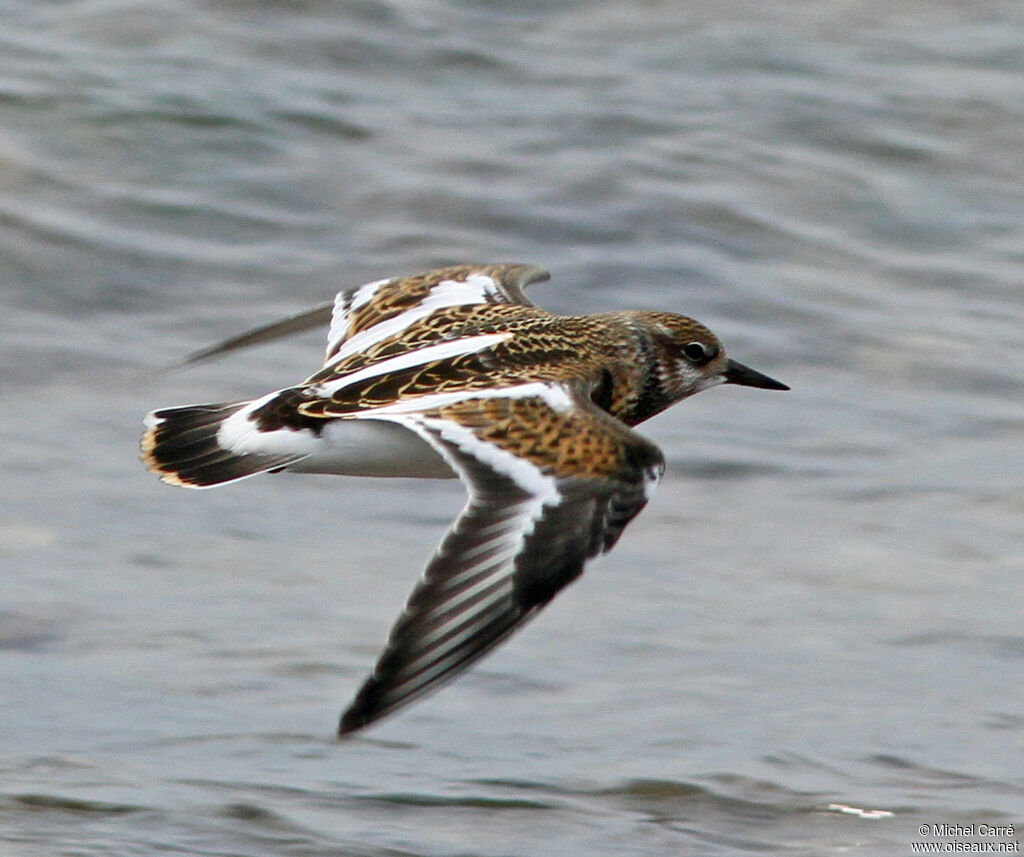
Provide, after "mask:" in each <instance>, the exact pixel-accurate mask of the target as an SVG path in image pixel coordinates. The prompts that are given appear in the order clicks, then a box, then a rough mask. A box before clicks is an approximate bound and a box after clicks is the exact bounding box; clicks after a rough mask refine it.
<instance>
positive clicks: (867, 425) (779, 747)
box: [0, 0, 1024, 857]
mask: <svg viewBox="0 0 1024 857" xmlns="http://www.w3.org/2000/svg"><path fill="white" fill-rule="evenodd" d="M0 51H2V56H3V58H4V61H3V63H2V64H0V270H2V275H0V290H2V292H0V293H2V295H3V317H2V318H0V330H2V337H0V377H2V379H3V386H2V391H3V410H2V416H0V467H2V473H3V491H2V494H0V557H2V562H3V568H4V574H3V577H2V580H3V583H2V593H3V599H2V602H0V648H2V652H0V670H2V673H0V683H2V686H3V688H4V692H3V699H4V718H3V719H4V730H3V732H4V740H3V745H2V747H3V754H2V757H0V773H2V777H0V783H2V786H0V853H2V854H3V855H5V857H6V855H8V854H11V855H15V857H21V856H22V855H47V857H49V855H71V854H74V855H89V854H95V855H140V854H156V853H160V854H166V853H171V854H174V853H181V854H211V855H212V854H217V855H222V854H239V855H241V854H244V855H261V856H262V855H280V854H289V855H341V854H343V855H360V857H361V856H362V855H373V856H374V857H383V855H388V857H395V855H451V857H455V855H459V857H465V855H485V856H486V857H491V855H494V857H508V855H579V854H586V855H616V857H617V856H618V855H623V854H645V855H646V854H657V855H661V854H665V855H676V854H694V855H719V854H722V855H738V854H747V853H765V852H767V853H781V854H807V855H824V854H840V853H843V854H846V853H857V854H871V855H874V854H877V855H887V857H889V855H900V854H910V853H912V850H911V849H912V847H913V843H914V842H916V841H924V842H933V843H935V842H937V843H942V844H945V845H948V844H950V843H954V842H959V843H967V842H970V841H974V839H972V838H971V837H969V836H958V835H944V834H934V833H932V832H931V828H927V829H926V833H927V835H922V834H921V832H920V828H921V826H922V825H926V826H927V825H942V824H960V825H966V824H970V823H972V822H973V823H982V822H985V823H989V824H1012V825H1015V830H1016V833H1015V835H1014V836H987V837H986V836H980V837H979V838H978V841H989V842H1011V841H1014V840H1020V839H1024V810H1022V807H1024V779H1022V771H1024V691H1022V686H1024V682H1022V667H1024V632H1022V630H1021V629H1022V627H1024V622H1022V619H1024V607H1022V604H1024V577H1022V574H1021V570H1022V567H1024V523H1022V522H1024V499H1022V498H1024V462H1022V447H1024V411H1022V395H1021V394H1022V381H1021V378H1022V377H1024V357H1022V354H1024V290H1022V284H1021V280H1022V271H1024V190H1022V184H1021V175H1022V174H1024V146H1022V143H1021V141H1022V139H1024V14H1022V12H1021V7H1020V5H1019V4H1017V3H1009V2H1006V3H1000V2H984V0H983V1H982V2H977V3H973V4H970V5H967V4H963V3H960V2H951V0H946V1H945V2H943V0H938V1H937V2H931V3H921V2H909V3H889V2H879V0H874V1H873V2H867V3H859V4H851V3H843V2H838V0H826V2H821V3H814V4H811V3H798V2H780V0H776V2H771V0H769V2H767V3H742V2H735V3H708V4H700V3H686V4H684V3H676V2H668V0H665V2H645V3H637V2H632V3H626V2H612V1H611V0H604V2H599V1H598V0H580V2H572V3H562V4H544V3H538V2H531V0H521V1H520V2H511V0H509V2H504V0H491V2H483V1H482V0H406V2H392V3H387V2H378V1H377V0H362V2H353V3H334V2H316V0H309V2H298V0H296V2H289V3H283V2H282V3H272V2H241V0H231V1H229V0H221V2H215V0H205V2H201V1H200V0H175V2H171V0H166V2H159V0H156V2H147V3H142V2H138V0H135V2H112V0H70V2H62V3H50V2H47V3H43V2H27V0H22V2H16V0H11V2H6V3H4V4H2V6H0ZM462 260H518V261H524V262H531V263H535V264H539V265H543V266H545V267H548V268H550V269H551V270H552V271H553V273H554V279H553V280H552V282H550V283H547V284H542V285H539V286H537V287H535V290H534V293H533V294H534V297H535V299H536V300H537V301H538V302H539V303H541V304H542V305H543V306H545V307H547V308H549V309H551V310H553V311H559V312H584V311H600V310H607V309H615V308H622V307H635V308H659V309H671V310H677V311H683V312H687V313H690V314H692V315H695V316H696V317H698V318H700V319H701V320H703V321H705V322H706V323H708V324H709V325H710V326H711V327H712V328H713V329H714V330H716V332H718V333H719V334H720V335H721V336H722V337H723V339H724V340H725V341H726V343H727V345H728V347H729V348H730V350H731V352H732V354H733V355H735V356H736V357H738V358H739V359H741V360H743V361H744V362H747V363H749V364H751V365H753V366H755V367H757V368H759V369H762V370H763V371H765V372H768V373H769V374H771V375H773V376H776V377H778V378H780V379H782V380H784V381H786V382H787V383H789V384H790V385H791V386H792V387H793V391H792V392H791V393H788V394H784V395H783V394H768V393H764V392H761V391H752V390H743V389H739V388H729V389H719V390H714V391H711V392H709V393H706V394H703V395H701V396H699V397H697V398H696V399H694V400H691V401H689V402H687V403H685V404H684V405H682V406H680V407H677V408H675V409H674V410H671V411H669V412H668V413H666V414H664V415H663V416H660V417H658V418H657V419H655V420H653V421H651V423H649V424H648V425H647V426H646V427H645V432H646V434H647V435H648V436H650V437H652V438H653V439H655V440H657V441H658V442H659V443H660V444H661V445H662V446H663V448H664V449H665V452H666V457H667V458H668V461H669V467H668V473H667V475H666V478H665V480H664V481H663V482H662V485H661V488H660V489H659V492H658V494H657V496H656V498H655V500H654V501H653V502H652V504H651V506H650V507H649V508H648V509H647V510H646V511H645V513H644V514H643V515H642V516H641V517H640V518H639V519H638V520H637V521H636V522H635V523H634V524H633V525H632V526H631V527H630V529H629V531H628V532H627V533H626V535H625V537H624V538H623V541H622V542H621V544H620V545H619V547H617V548H616V550H615V551H614V552H613V553H612V554H610V555H609V556H608V557H607V558H605V559H604V560H602V561H601V562H600V563H597V564H595V565H594V566H593V567H592V568H591V569H590V571H589V572H588V574H587V575H586V576H585V577H584V578H583V579H582V580H581V581H580V582H578V583H577V584H575V585H574V586H573V587H572V588H571V590H570V591H568V592H566V593H565V594H564V595H563V596H562V597H560V598H559V599H558V600H556V601H555V602H554V603H553V604H552V605H551V606H550V608H548V610H547V611H545V613H544V614H543V615H542V616H541V617H540V618H539V619H538V620H537V621H535V622H534V623H533V624H532V625H531V626H530V627H529V628H528V629H527V630H526V631H524V632H523V633H522V634H521V635H519V636H517V637H516V638H515V639H514V640H512V641H511V642H510V643H509V644H508V645H506V646H504V647H503V648H502V649H501V650H500V651H499V652H497V653H496V654H495V655H493V656H492V657H491V658H490V659H488V660H487V661H486V662H484V663H483V664H482V665H481V666H480V667H479V668H478V669H476V670H475V671H474V672H472V673H471V674H469V675H467V676H466V677H465V678H464V679H462V680H461V681H460V682H458V683H457V684H456V685H454V686H452V687H450V688H448V689H446V690H445V691H444V692H442V693H441V694H440V695H438V696H436V697H433V698H431V699H430V700H428V701H426V702H424V703H422V704H420V705H418V706H416V707H414V708H412V709H409V710H407V711H406V712H404V713H403V714H402V715H400V716H398V717H395V718H393V719H391V720H389V721H387V722H385V723H383V724H381V725H380V726H379V727H378V728H376V729H374V730H372V731H370V732H367V733H366V735H365V737H359V738H356V739H355V740H352V741H349V742H345V743H337V742H335V741H334V739H333V730H334V724H335V718H336V716H337V713H338V711H339V710H340V708H341V706H342V704H343V703H344V702H345V701H346V700H347V698H348V697H349V696H350V695H351V693H352V692H353V691H354V689H355V688H356V686H357V684H358V683H359V681H360V680H361V678H362V676H363V675H364V673H365V671H366V670H367V669H368V667H369V666H370V664H371V663H372V661H373V659H374V657H375V656H376V653H377V650H378V648H379V646H380V644H381V642H382V640H383V638H384V635H385V633H386V630H387V627H388V625H389V624H390V622H391V620H392V619H393V617H394V615H395V613H396V612H397V610H398V607H399V605H400V604H401V603H402V601H403V599H404V597H405V593H406V590H407V589H408V588H409V587H410V586H411V584H412V581H413V580H414V579H415V576H416V574H418V572H419V569H420V568H421V566H422V564H423V562H424V561H425V559H426V557H427V556H428V554H429V552H430V550H431V549H432V547H433V545H434V543H435V542H436V540H437V539H438V538H439V536H440V533H441V532H442V530H443V528H444V526H445V525H446V523H447V522H448V520H449V519H450V517H451V516H452V515H453V514H454V513H455V511H456V510H457V509H458V507H459V506H460V504H461V493H460V489H459V486H458V485H454V484H450V483H432V482H413V481H393V482H390V481H381V482H376V481H372V480H341V479H337V478H310V477H304V478H298V477H294V478H287V477H281V478H277V479H271V478H268V479H264V480H253V481H249V482H246V483H243V484H242V485H240V486H236V487H233V488H227V489H224V490H223V491H212V492H198V493H197V492H185V491H173V490H171V489H168V488H166V487H164V486H161V485H159V484H158V483H157V482H156V481H155V480H154V479H153V478H152V477H150V476H149V475H148V474H146V473H145V472H144V471H143V469H142V468H141V466H140V465H139V464H138V462H137V461H136V444H137V437H138V432H139V428H140V425H139V420H140V417H141V415H142V414H143V413H145V412H146V411H147V410H149V409H151V408H153V407H155V406H159V405H169V404H178V403H184V402H189V401H217V400H223V399H228V398H231V397H233V396H246V395H253V394H258V393H262V392H265V391H266V390H267V389H270V388H271V387H272V386H273V385H276V384H286V383H291V382H293V381H295V380H296V379H297V378H300V377H303V376H304V375H306V374H307V373H308V371H309V370H310V369H311V368H313V366H314V365H315V364H316V361H317V359H318V357H319V355H320V353H321V342H320V340H319V336H320V334H317V335H316V336H312V335H309V336H304V337H300V338H298V339H295V340H292V341H287V342H282V343H278V344H275V345H273V346H269V347H266V348H264V349H260V350H254V351H249V352H245V353H243V354H241V355H240V356H235V357H231V358H229V359H225V360H223V361H221V362H218V363H213V364H208V365H206V366H203V367H199V368H197V369H194V370H191V371H188V372H181V373H177V374H172V375H153V374H147V370H148V369H150V368H153V367H156V366H159V365H161V364H162V363H164V362H166V361H169V360H172V359H174V358H177V357H179V356H181V355H182V354H184V353H186V352H188V351H190V350H193V349H195V348H198V347H201V346H203V345H206V344H208V343H209V342H212V341H215V340H216V339H218V338H220V337H222V336H227V335H230V334H232V333H235V332H237V331H240V330H243V329H245V328H247V327H249V326H253V325H256V324H260V323H263V322H265V321H268V320H270V319H273V318H274V317H275V316H277V315H279V314H283V313H287V312H290V311H294V310H298V309H300V308H303V307H305V306H307V305H311V304H315V303H319V302H321V301H323V300H324V299H326V298H328V297H330V296H331V295H332V294H333V292H334V291H335V290H336V289H337V288H339V287H341V286H352V285H356V284H359V283H361V282H363V281H366V280H368V279H373V278H377V277H381V276H388V275H391V274H396V273H409V272H415V271H419V270H423V269H426V268H428V267H431V266H434V265H436V264H441V263H450V262H454V261H462ZM842 807H855V808H860V809H864V810H884V811H885V812H884V813H879V814H877V815H878V817H862V816H861V815H859V814H857V813H854V812H850V811H843V809H842ZM890 813H891V814H890Z"/></svg>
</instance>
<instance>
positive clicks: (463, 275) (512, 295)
mask: <svg viewBox="0 0 1024 857" xmlns="http://www.w3.org/2000/svg"><path fill="white" fill-rule="evenodd" d="M549 276H550V275H549V274H548V272H547V271H545V270H543V269H542V268H536V267H534V266H532V265H512V264H502V265H457V266H455V267H453V268H439V269H437V270H435V271H429V272H427V273H425V274H418V275H416V276H413V277H393V278H392V279H390V280H377V281H376V282H373V283H367V284H366V285H365V286H360V287H359V288H356V289H351V290H348V291H343V292H339V293H338V296H337V297H336V298H335V299H334V314H333V316H332V317H331V330H330V333H329V334H328V335H327V358H326V361H325V362H326V363H333V362H336V361H338V360H339V359H343V358H344V357H346V356H348V355H350V354H355V353H358V352H360V351H365V350H366V349H367V348H369V347H370V346H372V345H374V344H376V343H378V342H380V341H381V340H383V339H387V338H389V337H393V336H395V335H396V334H399V333H401V332H402V331H403V330H405V329H406V328H407V327H409V326H410V325H412V324H413V323H414V322H417V321H419V320H420V319H423V318H426V317H427V316H428V315H430V314H431V313H432V312H435V311H436V310H438V309H442V308H444V307H452V306H466V305H472V304H520V305H523V306H532V305H533V304H531V303H530V301H529V300H528V299H527V297H526V295H525V294H523V289H524V288H525V287H526V286H528V285H530V284H531V283H536V282H539V281H541V280H546V279H548V277H549Z"/></svg>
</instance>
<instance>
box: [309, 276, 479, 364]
mask: <svg viewBox="0 0 1024 857" xmlns="http://www.w3.org/2000/svg"><path fill="white" fill-rule="evenodd" d="M389 282H391V280H383V281H382V282H378V283H369V284H367V285H365V286H361V287H360V288H359V289H357V290H356V292H355V294H354V295H353V296H352V304H351V306H352V308H353V309H355V308H358V307H360V306H362V305H363V304H365V303H367V302H369V301H370V299H371V298H372V297H373V294H374V293H375V292H376V291H377V289H378V288H380V286H382V285H387V284H388V283H389ZM371 286H372V288H371ZM364 289H369V291H368V292H366V294H365V296H364V294H363V290H364ZM497 293H498V289H497V284H496V283H495V282H494V280H493V278H491V277H489V276H487V275H486V274H472V275H470V276H469V277H467V278H466V280H465V282H458V281H457V280H443V281H442V282H440V283H438V284H437V285H436V286H434V288H433V289H431V290H430V294H428V295H427V296H426V297H425V298H424V299H423V300H422V301H420V303H419V304H417V305H416V306H415V307H413V308H411V309H408V310H406V311H405V312H403V313H400V314H399V315H396V316H395V317H394V318H389V319H385V320H384V321H381V322H378V323H377V324H375V325H373V326H372V327H368V328H366V330H361V331H359V333H357V334H356V335H355V336H353V337H352V338H351V339H349V340H347V341H345V342H344V343H342V344H341V346H340V347H339V348H338V353H337V354H335V355H334V357H333V358H332V359H335V360H340V359H343V358H345V357H348V356H349V355H351V354H355V353H356V352H358V351H365V350H366V349H367V348H368V347H369V346H371V345H373V344H374V343H377V342H380V341H381V340H382V339H385V338H387V337H389V336H393V335H394V334H396V333H399V332H401V331H403V330H405V329H406V328H407V327H409V326H410V325H411V324H413V323H414V322H417V321H419V320H420V319H421V318H426V317H427V316H428V315H430V314H431V313H432V312H434V310H437V309H443V308H444V307H450V306H461V305H462V304H478V303H483V302H485V301H486V299H487V297H489V296H491V295H494V294H497ZM339 298H340V295H339ZM350 311H351V310H350ZM342 327H344V328H345V329H347V328H348V312H346V313H345V315H344V318H339V319H338V321H337V322H335V321H332V322H331V344H330V346H329V347H328V350H327V353H328V354H330V353H331V351H332V350H333V348H334V346H335V340H336V339H337V337H340V336H343V335H344V333H345V330H342V329H341V328H342ZM335 328H338V330H337V331H336V330H335Z"/></svg>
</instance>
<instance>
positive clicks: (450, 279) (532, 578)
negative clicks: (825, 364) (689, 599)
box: [142, 265, 788, 734]
mask: <svg viewBox="0 0 1024 857" xmlns="http://www.w3.org/2000/svg"><path fill="white" fill-rule="evenodd" d="M548 276H549V275H548V273H547V272H546V271H544V270H542V269H540V268H535V267H531V266H528V265H459V266H457V267H452V268H443V269H440V270H436V271H430V272H428V273H425V274H421V275H419V276H414V277H398V278H393V279H388V280H379V281H377V282H373V283H369V284H367V285H364V286H361V287H360V288H357V289H353V290H350V291H343V292H341V293H339V294H338V296H337V298H336V299H335V301H334V304H333V315H332V318H331V326H330V334H329V336H328V346H327V359H326V361H325V363H324V366H323V368H322V369H320V370H319V371H317V372H316V373H315V374H313V375H311V376H310V377H309V378H307V379H306V380H305V381H303V382H302V383H301V384H299V385H297V386H295V387H289V388H287V389H284V390H278V391H276V392H273V393H269V394H267V395H266V396H263V397H261V398H259V399H256V400H254V401H249V402H230V403H223V404H210V405H189V406H186V407H177V408H166V409H163V410H159V411H154V412H153V413H151V414H149V416H147V417H146V421H145V422H146V426H147V429H146V433H145V435H144V436H143V439H142V459H143V461H144V462H145V463H146V465H147V466H148V467H149V468H150V470H152V471H154V472H156V473H158V474H159V475H160V478H161V479H163V481H164V482H167V483H170V484H172V485H183V486H186V487H189V488H207V487H210V486H213V485H221V484H224V483H227V482H234V481H237V480H239V479H245V478H247V477H249V476H254V475H255V474H257V473H264V472H271V473H275V472H278V471H282V470H287V471H292V472H301V473H337V474H347V475H358V476H421V477H441V476H452V475H457V476H458V477H459V478H461V479H462V481H463V482H465V483H466V486H467V489H468V492H469V501H468V503H467V504H466V507H465V508H464V509H463V510H462V512H461V514H460V515H459V516H458V518H456V520H455V522H454V523H453V524H452V526H451V528H450V529H449V530H448V532H447V534H446V535H445V537H444V539H443V540H442V541H441V544H440V546H439V547H438V549H437V551H436V552H435V554H434V556H433V557H432V558H431V560H430V562H429V563H428V564H427V567H426V569H425V570H424V572H423V575H422V577H421V578H420V580H419V582H418V583H417V585H416V587H415V588H414V589H413V591H412V594H411V596H410V597H409V601H408V603H407V604H406V606H405V609H404V610H403V611H402V614H401V616H399V618H398V621H397V622H396V623H395V625H394V627H393V628H392V630H391V634H390V637H389V639H388V641H387V646H386V648H385V649H384V652H383V654H381V656H380V658H379V660H378V661H377V664H376V666H375V668H374V670H373V672H372V674H371V675H370V676H369V677H368V678H367V679H366V681H365V682H364V684H363V685H362V687H361V689H360V690H359V692H358V694H357V695H356V697H355V700H354V701H353V702H352V704H351V705H350V706H349V708H348V709H347V710H346V711H345V713H344V714H343V715H342V718H341V723H340V727H339V733H340V734H346V733H349V732H353V731H354V730H356V729H360V728H362V727H364V726H366V725H368V724H370V723H372V722H374V721H375V720H378V719H379V718H381V717H384V716H385V715H387V714H390V713H392V712H394V711H395V710H397V709H398V708H400V707H402V706H404V705H407V704H408V703H410V702H412V701H413V700H415V699H416V698H418V697H420V696H422V695H423V694H425V693H427V692H428V691H432V690H435V689H437V688H439V687H440V686H441V685H442V684H443V683H445V682H447V681H450V680H451V679H453V678H455V677H456V676H457V675H458V674H459V673H461V672H462V671H463V670H465V669H466V668H467V667H469V666H470V665H471V664H472V663H474V662H475V661H476V660H478V659H479V658H481V657H482V656H483V655H485V654H486V653H487V652H489V651H490V650H491V649H493V648H494V647H495V646H497V645H498V644H499V643H501V642H502V641H503V640H504V639H505V638H506V637H508V636H509V635H510V634H511V633H512V632H513V631H514V630H515V629H516V628H518V627H519V626H520V625H522V624H523V623H524V622H525V621H526V620H527V619H529V618H530V617H531V616H533V615H535V614H536V613H537V611H538V610H540V609H541V608H542V607H543V606H544V605H545V604H547V603H548V601H550V600H551V599H552V598H553V597H554V595H555V594H556V593H557V592H558V591H559V590H560V589H562V587H564V586H565V585H566V584H568V583H570V582H571V581H573V580H574V579H575V578H576V577H578V576H579V575H580V573H581V572H582V571H583V566H584V565H585V563H586V562H587V560H588V559H590V558H591V557H594V556H596V555H597V554H600V553H603V552H605V551H607V550H609V549H610V548H611V547H612V546H613V545H614V544H615V542H616V541H617V540H618V538H619V536H620V535H621V534H622V530H623V528H624V527H625V526H626V524H628V523H629V522H630V521H631V520H632V519H633V517H634V516H635V515H636V514H637V513H638V512H639V511H640V510H641V509H642V508H643V507H644V505H645V504H646V503H647V500H648V498H649V497H650V496H651V491H652V489H653V488H654V486H655V485H656V483H657V482H658V480H659V478H660V477H661V474H662V471H663V470H664V459H663V457H662V454H661V451H660V450H659V449H658V447H657V446H655V445H654V444H653V443H651V442H650V441H649V440H647V439H646V438H644V437H642V436H641V435H639V434H637V433H636V432H635V431H633V429H632V426H635V425H637V424H638V423H640V422H643V421H644V420H646V419H647V418H648V417H651V416H653V415H654V414H656V413H658V412H659V411H662V410H664V409H665V408H667V407H668V406H669V405H671V404H673V403H675V402H678V401H680V400H681V399H684V398H686V397H687V396H690V395H692V394H694V393H697V392H699V391H701V390H706V389H708V388H709V387H713V386H715V385H716V384H723V383H724V384H742V385H745V386H748V387H763V388H765V389H768V390H786V389H788V387H786V386H785V385H784V384H781V383H779V382H778V381H776V380H774V379H772V378H769V377H768V376H766V375H762V374H761V373H760V372H756V371H754V370H753V369H749V368H748V367H746V366H744V365H742V364H741V363H737V362H736V361H735V360H731V359H730V358H729V357H727V356H726V353H725V350H724V349H723V348H722V344H721V343H720V342H719V341H718V339H717V337H716V336H715V335H714V334H713V333H712V332H711V331H710V330H708V329H707V328H706V327H704V325H702V324H700V322H697V321H694V320H693V319H692V318H687V317H686V316H682V315H675V314H673V313H667V312H633V311H630V312H608V313H600V314H597V315H583V316H556V315H552V314H551V313H549V312H546V311H545V310H542V309H540V308H538V307H536V306H534V305H533V304H532V303H531V302H530V301H529V300H528V299H527V298H526V297H525V295H524V294H523V289H524V287H525V286H527V285H529V284H531V283H535V282H538V281H540V280H546V279H547V278H548ZM324 311H325V307H320V308H317V309H315V310H312V311H310V312H308V313H304V314H302V315H300V316H296V317H294V318H292V319H288V320H286V321H284V322H280V323H277V324H274V325H270V326H268V327H266V328H263V329H261V331H257V332H254V333H252V334H246V335H243V336H242V337H237V338H236V339H235V340H231V341H228V342H227V343H222V344H221V345H219V346H215V347H214V348H213V349H209V350H208V351H207V352H205V354H212V353H216V352H220V351H225V350H229V349H231V348H233V347H237V346H239V345H241V344H248V343H249V342H251V341H255V340H258V339H261V338H268V337H271V336H276V335H281V334H283V333H286V332H292V331H294V330H297V329H300V328H302V327H303V326H308V325H309V324H311V323H313V322H314V321H318V320H320V318H321V317H322V315H323V313H324Z"/></svg>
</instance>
